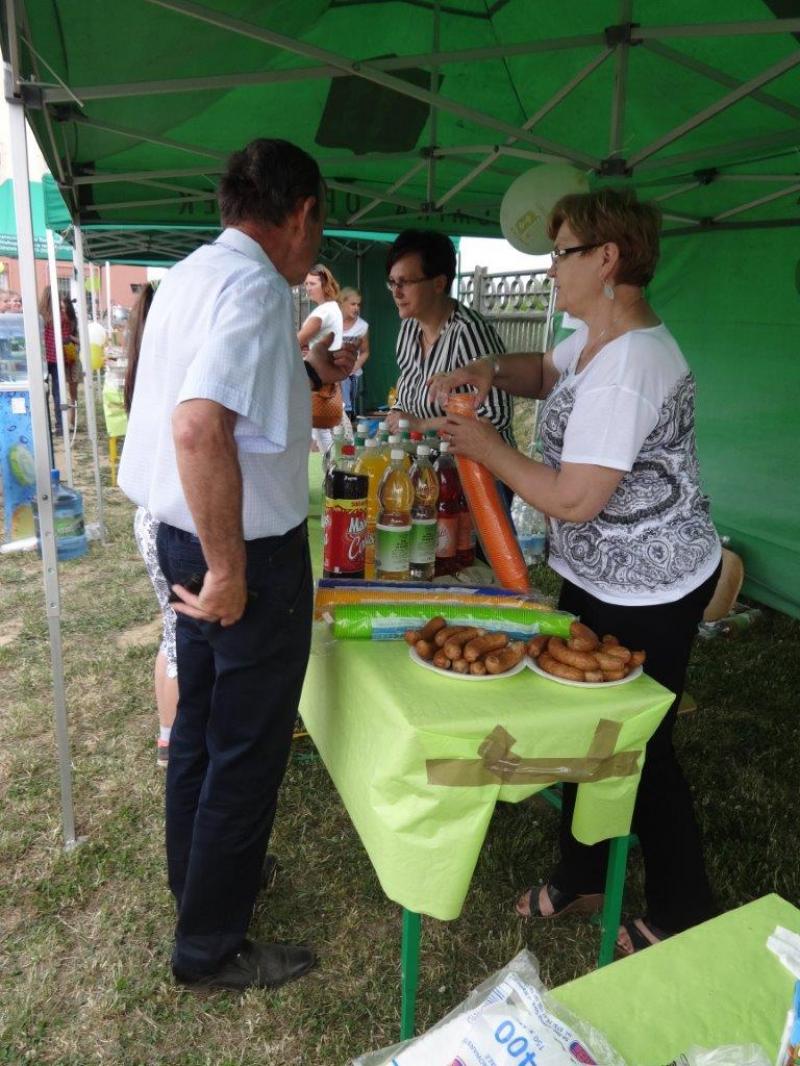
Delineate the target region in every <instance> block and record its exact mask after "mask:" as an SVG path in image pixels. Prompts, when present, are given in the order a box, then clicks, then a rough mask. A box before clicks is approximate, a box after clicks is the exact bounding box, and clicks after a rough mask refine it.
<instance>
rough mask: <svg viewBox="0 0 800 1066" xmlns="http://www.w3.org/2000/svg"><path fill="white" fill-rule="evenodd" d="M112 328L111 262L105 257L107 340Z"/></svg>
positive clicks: (109, 337)
mask: <svg viewBox="0 0 800 1066" xmlns="http://www.w3.org/2000/svg"><path fill="white" fill-rule="evenodd" d="M113 328H114V327H113V323H112V321H111V264H110V263H109V261H108V260H107V259H106V332H107V334H108V339H109V341H110V340H111V330H112V329H113Z"/></svg>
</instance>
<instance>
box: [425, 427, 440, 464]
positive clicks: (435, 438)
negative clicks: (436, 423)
mask: <svg viewBox="0 0 800 1066" xmlns="http://www.w3.org/2000/svg"><path fill="white" fill-rule="evenodd" d="M424 442H425V444H427V445H428V447H429V448H430V450H431V455H430V459H431V463H432V464H433V463H435V462H436V460H437V459H438V458H439V445H440V443H441V441H440V440H439V434H438V433H437V432H436V430H435V429H426V430H425V441H424Z"/></svg>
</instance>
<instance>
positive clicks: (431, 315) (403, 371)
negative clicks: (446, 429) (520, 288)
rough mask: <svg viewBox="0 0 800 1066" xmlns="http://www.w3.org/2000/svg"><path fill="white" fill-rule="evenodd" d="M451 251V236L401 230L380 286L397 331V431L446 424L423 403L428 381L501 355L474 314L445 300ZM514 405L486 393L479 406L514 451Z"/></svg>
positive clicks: (436, 409) (452, 271)
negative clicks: (390, 302)
mask: <svg viewBox="0 0 800 1066" xmlns="http://www.w3.org/2000/svg"><path fill="white" fill-rule="evenodd" d="M455 276H456V251H455V248H454V247H453V243H452V241H451V240H450V238H449V237H447V236H445V234H443V233H435V232H433V231H430V230H414V229H408V230H404V231H403V233H401V234H400V235H399V236H398V237H397V239H396V240H395V242H394V244H393V245H392V246H391V248H390V249H389V254H388V256H387V259H386V284H387V286H388V288H389V291H390V292H391V294H392V296H393V297H394V302H395V304H396V305H397V310H398V312H399V314H400V319H401V322H402V325H401V326H400V335H399V336H398V338H397V365H398V367H399V369H400V377H399V379H398V382H397V401H396V403H395V405H394V408H393V409H392V410H391V411H390V412H389V414H388V416H387V419H386V421H387V422H388V424H389V429H390V431H391V432H392V433H395V432H397V428H398V423H399V421H400V419H401V418H407V419H408V421H409V423H410V428H411V429H412V430H419V431H420V432H424V431H425V430H428V429H439V428H440V427H441V426H443V425H444V409H443V408H442V407H440V406H439V404H438V403H437V402H435V401H432V400H431V399H430V398H429V397H428V381H429V380H430V379H431V378H432V377H433V375H434V374H447V373H450V372H451V371H453V370H457V369H459V368H460V367H462V366H465V365H466V364H467V363H470V362H472V361H473V360H474V359H478V358H480V357H481V356H486V355H498V354H500V353H502V352H504V351H505V347H504V345H503V342H502V341H501V340H500V337H499V336H498V335H497V332H496V330H495V329H494V327H493V326H491V325H490V324H489V323H488V322H486V321H485V319H483V318H482V317H481V316H480V315H479V314H478V312H477V311H473V310H472V309H471V308H468V307H464V305H463V304H460V303H459V302H458V300H454V299H453V298H452V296H450V289H451V286H452V284H453V280H454V278H455ZM513 403H514V401H513V399H512V398H511V396H509V395H508V393H505V392H501V391H500V390H499V389H490V390H489V393H488V395H487V397H486V400H485V401H484V403H483V405H482V406H481V407H479V408H478V414H479V415H480V417H481V418H487V419H489V421H490V422H491V423H492V424H493V425H494V427H495V429H497V431H498V432H499V433H500V435H501V436H502V438H503V439H504V440H505V441H506V442H507V443H508V444H511V445H512V446H513V443H514V435H513V431H512V428H511V420H512V416H513V413H514V407H513Z"/></svg>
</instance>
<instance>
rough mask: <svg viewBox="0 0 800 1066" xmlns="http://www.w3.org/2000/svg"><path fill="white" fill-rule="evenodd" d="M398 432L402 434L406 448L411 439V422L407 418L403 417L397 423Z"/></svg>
mask: <svg viewBox="0 0 800 1066" xmlns="http://www.w3.org/2000/svg"><path fill="white" fill-rule="evenodd" d="M397 432H398V433H399V434H400V440H401V441H402V442H403V447H404V448H405V447H406V445H407V443H408V442H409V441H410V440H411V423H410V422H409V420H408V419H407V418H401V419H400V420H399V421H398V423H397Z"/></svg>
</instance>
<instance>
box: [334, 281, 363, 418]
mask: <svg viewBox="0 0 800 1066" xmlns="http://www.w3.org/2000/svg"><path fill="white" fill-rule="evenodd" d="M339 306H340V307H341V309H342V329H343V338H344V342H345V344H349V345H351V346H352V347H353V348H355V349H357V351H358V355H357V356H356V365H355V366H354V367H353V373H352V374H351V375H350V377H349V378H348V379H347V381H343V382H342V395H343V396H344V409H345V411H350V412H351V413H352V414H354V415H358V414H359V413H360V403H359V398H360V394H361V376H362V374H363V373H364V363H366V361H367V360H368V359H369V325H368V323H367V322H365V321H364V319H363V318H362V317H361V293H360V292H359V291H358V289H352V288H350V287H349V286H346V287H345V288H344V289H342V291H341V292H340V293H339Z"/></svg>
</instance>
